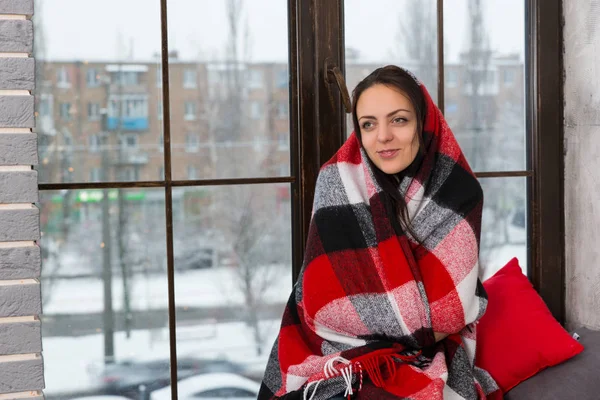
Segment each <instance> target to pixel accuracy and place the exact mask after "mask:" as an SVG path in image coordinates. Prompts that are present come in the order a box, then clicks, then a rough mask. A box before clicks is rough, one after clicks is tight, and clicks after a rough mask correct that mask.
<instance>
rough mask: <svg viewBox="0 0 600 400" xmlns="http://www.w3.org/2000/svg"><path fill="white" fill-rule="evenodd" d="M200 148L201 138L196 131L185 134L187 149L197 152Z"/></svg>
mask: <svg viewBox="0 0 600 400" xmlns="http://www.w3.org/2000/svg"><path fill="white" fill-rule="evenodd" d="M199 148H200V138H199V136H198V135H197V134H196V133H188V134H187V135H185V151H187V152H190V153H192V152H197V151H198V149H199Z"/></svg>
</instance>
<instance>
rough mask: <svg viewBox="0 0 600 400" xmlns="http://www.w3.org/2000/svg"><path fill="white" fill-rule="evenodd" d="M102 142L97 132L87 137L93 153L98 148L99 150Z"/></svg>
mask: <svg viewBox="0 0 600 400" xmlns="http://www.w3.org/2000/svg"><path fill="white" fill-rule="evenodd" d="M101 144H102V141H101V139H100V136H99V135H98V134H93V135H90V136H89V138H88V147H89V149H90V151H91V152H93V153H95V152H97V151H98V150H100V145H101Z"/></svg>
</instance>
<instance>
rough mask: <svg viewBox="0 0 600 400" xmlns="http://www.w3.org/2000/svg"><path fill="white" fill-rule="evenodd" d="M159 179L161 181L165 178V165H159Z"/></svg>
mask: <svg viewBox="0 0 600 400" xmlns="http://www.w3.org/2000/svg"><path fill="white" fill-rule="evenodd" d="M158 179H159V180H161V181H162V180H164V179H165V167H158Z"/></svg>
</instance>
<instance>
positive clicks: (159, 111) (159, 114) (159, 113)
mask: <svg viewBox="0 0 600 400" xmlns="http://www.w3.org/2000/svg"><path fill="white" fill-rule="evenodd" d="M156 104H157V110H156V114H157V118H158V120H159V121H162V119H163V102H162V100H158V101H157V103H156Z"/></svg>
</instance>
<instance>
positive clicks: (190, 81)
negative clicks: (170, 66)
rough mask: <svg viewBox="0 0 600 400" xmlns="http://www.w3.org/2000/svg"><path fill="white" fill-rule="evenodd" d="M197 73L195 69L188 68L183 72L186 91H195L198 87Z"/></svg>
mask: <svg viewBox="0 0 600 400" xmlns="http://www.w3.org/2000/svg"><path fill="white" fill-rule="evenodd" d="M197 75H198V74H197V73H196V70H195V69H190V68H186V69H184V70H183V87H184V88H186V89H195V88H196V87H197V85H198V82H197Z"/></svg>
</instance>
